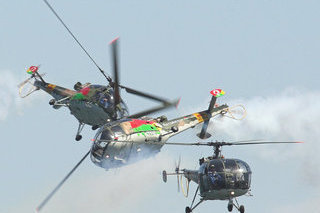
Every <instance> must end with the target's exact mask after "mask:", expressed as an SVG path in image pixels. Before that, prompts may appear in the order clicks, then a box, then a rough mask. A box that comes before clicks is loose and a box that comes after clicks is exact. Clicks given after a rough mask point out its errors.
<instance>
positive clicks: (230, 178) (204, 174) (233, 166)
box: [162, 140, 302, 213]
mask: <svg viewBox="0 0 320 213" xmlns="http://www.w3.org/2000/svg"><path fill="white" fill-rule="evenodd" d="M254 141H255V140H251V141H238V142H232V143H230V142H198V143H166V144H171V145H183V146H212V147H213V148H214V155H213V156H209V157H207V158H201V159H199V164H200V167H199V169H198V170H189V169H180V168H179V167H180V160H179V163H178V165H177V166H176V169H175V172H173V173H167V172H166V171H163V172H162V175H163V181H164V182H167V176H168V175H176V176H177V180H178V189H179V176H180V183H181V182H182V181H181V179H182V176H184V177H185V178H186V179H187V192H186V195H185V196H187V195H188V192H189V183H190V182H191V181H193V182H195V183H196V184H198V187H197V189H196V192H195V194H194V197H193V200H192V203H191V206H190V207H189V206H187V207H186V209H185V212H186V213H190V212H192V211H193V210H194V209H195V208H196V207H197V206H198V205H199V204H200V203H202V202H203V201H206V200H227V201H228V206H227V208H228V211H229V212H231V211H232V209H233V207H235V208H236V209H237V210H238V211H239V212H240V213H244V211H245V208H244V206H243V205H239V203H238V201H237V199H236V198H237V197H240V196H242V195H245V194H250V185H251V175H252V172H251V169H250V167H249V165H248V164H247V163H246V162H244V161H242V160H239V159H233V158H224V156H223V155H221V149H220V148H221V147H222V146H233V145H256V144H260V145H261V144H284V143H302V142H271V141H261V142H254ZM181 187H182V184H181ZM182 189H183V188H182ZM198 191H199V192H200V193H199V195H200V201H199V202H198V203H197V204H196V205H193V204H194V201H195V198H196V196H197V194H198ZM183 193H185V192H184V190H183ZM234 201H235V202H234Z"/></svg>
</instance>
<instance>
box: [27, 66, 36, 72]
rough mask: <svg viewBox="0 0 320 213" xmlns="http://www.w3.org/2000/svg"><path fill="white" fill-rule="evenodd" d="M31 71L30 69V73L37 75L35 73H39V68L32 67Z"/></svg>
mask: <svg viewBox="0 0 320 213" xmlns="http://www.w3.org/2000/svg"><path fill="white" fill-rule="evenodd" d="M29 69H30V71H31V72H32V73H35V72H37V70H38V67H37V66H31V67H30V68H29Z"/></svg>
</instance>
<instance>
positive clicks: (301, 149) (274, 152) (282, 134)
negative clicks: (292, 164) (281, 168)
mask: <svg viewBox="0 0 320 213" xmlns="http://www.w3.org/2000/svg"><path fill="white" fill-rule="evenodd" d="M234 102H235V103H242V104H243V105H244V106H245V107H246V109H247V112H248V115H247V117H246V118H245V119H244V120H242V121H234V120H231V119H229V118H222V119H215V120H214V122H212V123H211V125H210V130H209V131H214V132H216V133H219V135H220V134H221V135H224V136H226V137H228V138H231V139H233V140H243V139H266V140H275V141H288V140H289V141H304V142H305V143H304V144H301V145H300V144H299V145H293V146H277V148H275V147H274V146H273V147H271V146H264V147H263V148H259V150H263V151H262V152H259V151H258V152H257V153H258V154H257V155H258V156H261V157H265V158H267V159H269V160H270V159H271V160H272V159H275V160H276V159H277V160H280V161H281V160H284V159H293V158H298V159H300V160H301V162H303V166H302V165H301V167H302V168H301V169H302V171H303V173H304V174H305V175H304V177H303V178H304V179H307V182H308V183H310V184H316V185H318V186H319V181H318V179H319V178H320V164H319V162H320V157H319V155H318V153H319V152H320V142H319V141H318V140H319V138H320V131H319V126H320V110H319V109H320V92H318V91H314V92H305V91H303V90H296V89H287V90H285V91H284V92H282V93H280V94H277V95H274V96H269V97H255V98H251V99H248V100H239V101H234ZM306 174H307V175H306Z"/></svg>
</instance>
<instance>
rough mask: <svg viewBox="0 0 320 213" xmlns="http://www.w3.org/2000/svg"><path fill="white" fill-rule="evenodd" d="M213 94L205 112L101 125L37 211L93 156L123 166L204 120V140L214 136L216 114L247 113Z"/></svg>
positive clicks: (156, 150)
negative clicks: (220, 102)
mask: <svg viewBox="0 0 320 213" xmlns="http://www.w3.org/2000/svg"><path fill="white" fill-rule="evenodd" d="M210 94H211V95H212V98H211V101H210V104H209V107H208V109H207V110H204V111H200V112H196V113H193V114H190V115H186V116H182V117H179V118H175V119H172V120H168V119H167V117H166V116H160V117H157V118H149V117H140V118H137V119H135V118H122V119H119V120H116V121H113V122H109V123H106V124H104V125H103V126H101V127H100V128H99V130H98V131H97V133H96V135H95V137H94V138H93V139H92V141H93V144H92V146H91V149H90V150H89V151H88V152H87V153H86V154H85V155H84V156H83V158H82V159H81V160H80V161H79V162H78V163H77V164H76V166H74V168H73V169H72V170H71V171H70V172H69V173H68V174H67V175H66V177H65V178H63V180H62V181H61V182H60V183H59V184H58V185H57V186H56V187H55V189H54V190H53V191H52V192H51V193H50V194H49V195H48V196H47V197H46V198H45V199H44V201H43V202H42V203H41V204H40V205H39V206H38V207H37V211H40V210H41V209H42V208H43V206H44V205H45V204H46V203H47V202H48V201H49V199H50V198H51V197H52V196H53V195H54V194H55V192H56V191H57V190H58V189H59V188H60V187H61V186H62V185H63V184H64V182H65V181H66V180H67V179H68V178H69V177H70V176H71V174H72V173H73V172H74V171H75V170H76V169H77V168H78V166H79V165H80V164H81V163H82V162H83V161H84V160H85V159H86V158H87V157H88V156H89V155H90V158H91V161H92V162H93V163H94V164H95V165H97V166H99V167H102V168H104V169H106V170H108V169H112V168H119V167H121V166H125V165H128V164H130V163H134V162H137V161H138V160H141V159H142V158H147V157H151V156H154V155H155V154H157V153H159V152H160V151H161V148H162V147H163V146H164V145H165V144H167V143H166V141H167V140H168V139H169V138H171V137H172V136H174V135H176V134H179V133H181V132H184V131H185V130H187V129H190V128H194V127H195V126H197V125H199V124H202V123H203V125H202V128H201V131H200V132H199V133H198V134H197V136H198V137H199V138H201V139H206V138H209V137H210V136H211V135H210V134H209V133H208V132H207V128H208V125H209V120H210V119H211V118H213V117H216V116H219V115H222V116H227V117H230V118H233V119H242V118H243V117H244V116H245V113H244V115H243V116H242V117H241V118H238V117H235V116H234V115H233V114H234V113H233V110H234V108H236V107H241V108H243V106H241V105H236V106H234V107H229V106H228V105H227V104H223V105H220V106H219V105H217V104H216V100H217V98H218V97H221V96H223V95H224V94H225V92H224V91H223V90H221V89H214V90H212V91H211V92H210ZM243 109H244V108H243ZM244 112H245V111H244Z"/></svg>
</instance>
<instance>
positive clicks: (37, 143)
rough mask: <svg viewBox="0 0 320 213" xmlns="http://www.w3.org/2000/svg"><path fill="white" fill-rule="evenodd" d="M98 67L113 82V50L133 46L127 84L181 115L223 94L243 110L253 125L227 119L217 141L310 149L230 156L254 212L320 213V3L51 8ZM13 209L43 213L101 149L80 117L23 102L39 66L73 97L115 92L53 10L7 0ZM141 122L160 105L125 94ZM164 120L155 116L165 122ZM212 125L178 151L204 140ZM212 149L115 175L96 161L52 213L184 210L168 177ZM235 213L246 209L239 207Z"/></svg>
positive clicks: (6, 142) (7, 147) (123, 54)
mask: <svg viewBox="0 0 320 213" xmlns="http://www.w3.org/2000/svg"><path fill="white" fill-rule="evenodd" d="M49 2H50V3H51V4H52V6H53V7H54V8H55V9H56V11H57V12H58V13H59V15H60V16H61V17H62V19H63V20H64V21H65V23H66V24H67V25H68V26H69V27H70V29H71V30H72V32H73V33H74V34H75V35H76V37H77V38H78V39H79V40H80V42H81V43H82V44H83V45H84V46H85V48H86V49H87V50H88V52H89V53H90V54H91V55H92V56H93V58H94V59H95V60H96V61H97V63H98V64H99V65H100V66H101V67H102V68H103V69H104V70H105V71H106V72H107V73H110V70H111V63H110V61H111V60H110V59H111V56H110V46H109V45H108V44H109V42H110V41H111V40H113V39H114V38H115V37H117V36H120V39H119V49H120V51H119V55H120V71H121V75H120V81H121V83H122V84H123V85H126V86H128V87H133V88H136V89H139V90H143V91H146V92H149V93H152V94H157V95H159V96H163V97H167V98H169V99H175V98H177V97H181V98H182V99H181V102H180V105H179V107H178V109H174V110H170V111H166V112H164V113H160V114H157V115H161V114H165V115H167V117H168V118H175V117H178V116H182V115H185V114H189V113H193V112H197V111H199V110H204V109H206V108H207V107H208V103H209V101H210V94H209V92H210V91H211V90H212V89H214V88H222V89H223V90H225V91H226V95H225V96H224V97H222V98H220V99H219V100H218V102H219V103H228V104H229V105H237V104H242V105H244V106H245V107H246V110H247V117H246V118H245V119H244V120H241V121H236V120H231V119H229V118H226V117H224V118H221V117H217V118H214V119H212V121H211V123H210V127H209V130H210V133H213V136H212V137H211V138H210V139H211V140H225V141H229V140H231V141H234V140H246V139H265V140H276V141H281V140H290V141H304V142H305V143H304V144H297V145H277V146H276V145H274V146H246V147H225V148H223V153H224V155H225V156H226V157H231V158H239V159H242V160H244V161H246V162H247V163H248V164H249V165H250V167H251V169H252V170H253V174H252V186H251V188H252V194H253V196H252V197H247V196H243V197H240V198H239V203H241V204H243V205H244V206H245V208H246V212H262V213H264V212H274V213H280V212H317V211H318V207H317V205H318V203H319V201H320V184H319V181H318V180H319V178H320V163H319V162H320V157H319V155H318V153H319V151H320V144H319V142H318V140H319V138H320V133H319V130H318V127H319V125H320V112H319V108H320V87H319V80H320V74H319V72H318V70H319V68H320V60H319V59H318V58H319V50H320V40H319V37H320V30H319V28H318V27H317V26H318V24H319V22H320V14H319V11H318V8H319V6H320V2H319V1H315V0H314V1H312V0H305V1H299V0H290V1H289V0H260V1H253V0H242V1H239V0H228V1H216V0H214V1H181V0H177V1H167V0H162V1H143V0H138V1H126V0H121V1H101V0H91V1H88V0H80V1H75V0H69V1H62V0H56V1H49ZM0 30H1V31H0V32H1V33H0V38H1V39H0V62H1V63H0V96H1V99H0V133H1V149H0V169H1V173H0V174H1V175H0V201H1V205H0V212H10V213H16V212H34V210H35V208H36V206H37V205H38V204H39V203H40V202H41V201H42V200H43V199H44V198H45V196H46V195H47V194H48V193H49V192H50V191H51V190H52V189H53V188H54V187H55V186H56V184H57V183H58V182H59V181H60V180H61V179H62V178H63V177H64V176H65V175H66V174H67V173H68V171H69V170H70V169H71V168H72V167H73V166H74V165H75V164H76V163H77V162H78V161H79V160H80V159H81V158H82V156H83V155H84V154H85V153H86V152H87V151H88V150H89V149H90V146H91V141H90V139H92V138H93V137H94V134H95V132H94V131H92V130H91V129H90V128H89V127H86V128H85V129H84V131H83V139H82V140H81V141H80V142H76V141H75V140H74V137H75V134H76V129H77V125H78V124H77V121H76V119H75V118H74V117H72V116H71V115H70V113H69V111H68V109H59V110H55V109H53V108H52V107H51V106H49V104H48V101H49V100H50V99H51V97H50V96H49V95H47V94H45V93H44V92H41V91H40V92H35V93H34V94H32V95H30V96H29V97H28V98H25V99H21V98H19V96H18V88H17V85H18V84H19V83H20V82H22V81H23V80H25V79H26V78H27V77H29V76H28V75H27V73H26V72H25V71H26V69H27V68H28V67H29V66H31V65H39V64H41V67H40V72H41V73H46V76H45V79H46V80H47V81H48V82H52V83H55V84H58V85H61V86H64V87H67V88H73V85H74V84H75V83H76V82H77V81H80V82H83V83H85V82H91V83H95V84H106V83H107V82H106V80H105V79H104V78H103V76H102V75H101V74H100V73H99V72H98V70H97V68H96V67H95V66H94V64H93V63H92V62H91V61H90V60H89V59H88V58H87V56H86V55H85V54H84V53H83V52H82V50H81V49H80V48H79V46H78V45H77V44H76V43H75V42H74V40H73V39H72V38H71V36H70V35H69V34H67V32H66V30H65V29H64V28H63V26H62V25H61V24H60V23H59V22H58V21H57V19H56V18H55V17H54V15H53V14H52V13H51V12H50V10H49V9H48V8H47V7H46V5H45V4H44V2H43V1H41V0H37V1H26V0H22V1H21V0H20V1H17V0H12V1H4V0H0ZM121 94H122V97H123V99H124V100H125V101H126V103H127V105H128V106H129V111H130V112H131V113H134V112H138V111H140V110H141V109H145V108H148V107H151V106H154V105H155V104H156V103H153V102H152V101H148V100H143V99H141V98H139V97H135V96H132V95H130V94H126V93H125V91H123V92H122V93H121ZM157 115H154V116H157ZM198 131H199V128H198V129H197V128H195V129H192V130H189V131H187V132H184V133H183V134H181V135H177V136H175V137H174V138H171V139H170V141H172V142H173V141H177V142H179V141H180V142H195V141H199V139H198V138H197V137H196V136H195V135H196V133H198ZM210 154H212V150H211V149H210V148H205V147H201V148H199V147H172V146H170V147H169V146H168V147H163V149H162V151H161V152H160V153H159V154H158V155H156V156H155V157H153V158H149V159H145V160H142V161H140V162H138V163H136V164H133V165H128V166H125V167H123V168H120V169H114V170H110V171H105V170H104V169H101V168H99V167H97V166H95V165H94V164H93V163H92V162H91V161H90V159H87V160H86V161H85V162H84V163H83V164H82V165H81V166H80V167H79V168H78V170H77V171H76V172H75V173H74V174H73V175H72V177H71V178H70V179H69V180H68V181H67V182H66V183H65V185H64V186H63V188H62V189H61V190H59V191H58V192H57V194H56V195H55V196H54V197H53V198H52V200H51V201H50V202H49V203H48V205H47V206H46V207H45V208H44V209H43V211H42V212H44V213H46V212H48V213H50V212H81V213H82V212H118V213H122V212H128V210H129V211H130V212H133V213H136V212H137V213H138V212H139V213H147V212H151V211H152V212H155V213H158V212H178V213H179V212H184V209H185V207H186V206H188V205H190V203H191V201H192V195H193V193H194V192H195V190H196V185H195V184H192V183H191V184H190V196H189V197H188V198H184V197H183V195H182V194H181V193H178V192H177V186H176V185H177V183H176V179H175V178H169V179H168V182H167V183H163V182H162V177H161V171H162V170H163V169H166V170H167V171H173V170H174V164H175V161H177V160H178V158H179V156H181V158H182V163H181V168H188V169H196V168H198V159H199V158H200V157H202V156H208V155H210ZM213 211H215V212H227V202H225V201H207V202H204V203H203V204H201V205H200V206H199V207H198V208H197V209H196V210H195V211H194V212H201V213H207V212H213ZM234 212H235V210H234Z"/></svg>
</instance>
